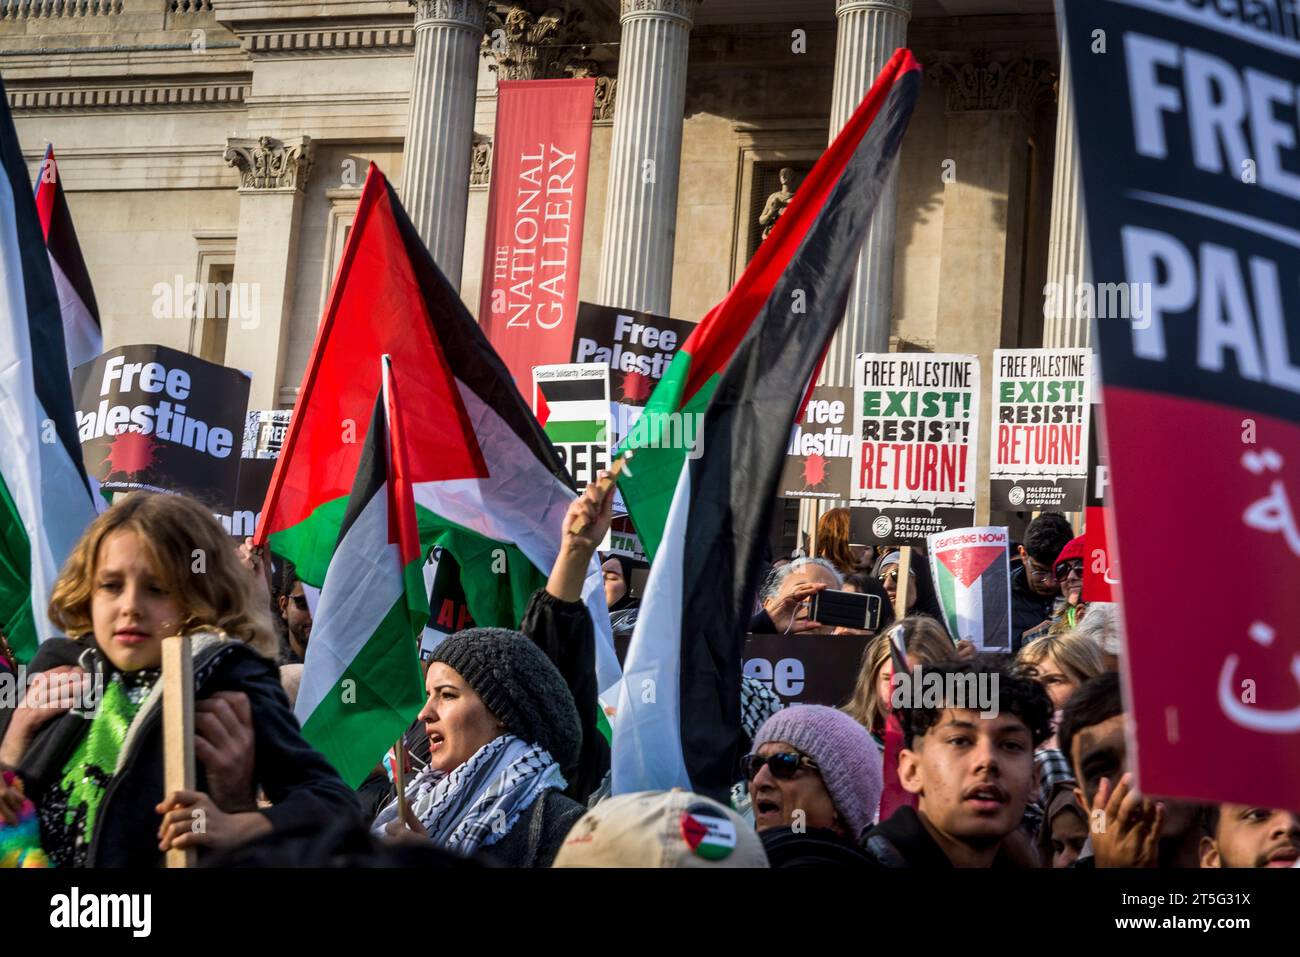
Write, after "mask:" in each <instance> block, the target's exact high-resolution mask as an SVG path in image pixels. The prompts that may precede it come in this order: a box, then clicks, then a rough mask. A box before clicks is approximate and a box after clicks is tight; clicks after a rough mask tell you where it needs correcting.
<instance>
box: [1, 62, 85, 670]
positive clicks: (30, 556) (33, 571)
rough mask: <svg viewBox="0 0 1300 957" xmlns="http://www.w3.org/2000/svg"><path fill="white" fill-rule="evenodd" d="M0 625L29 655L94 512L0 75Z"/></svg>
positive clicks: (53, 301)
mask: <svg viewBox="0 0 1300 957" xmlns="http://www.w3.org/2000/svg"><path fill="white" fill-rule="evenodd" d="M0 163H3V166H4V169H3V172H2V174H0V631H3V632H4V634H5V636H6V637H7V638H8V639H9V644H10V645H11V646H12V648H13V651H14V653H15V654H16V655H17V656H18V658H19V659H20V660H22V661H28V660H30V659H31V657H32V655H33V654H35V652H36V645H37V643H38V641H40V640H41V639H43V638H48V637H49V636H51V635H53V634H55V633H56V632H55V631H54V629H53V627H52V626H51V625H50V623H49V620H48V618H47V617H46V605H47V604H48V603H49V599H50V590H51V588H52V587H53V585H54V580H55V578H56V577H57V575H58V570H59V568H60V567H61V566H62V565H63V561H64V559H66V558H67V557H68V553H69V552H70V551H71V550H72V546H73V545H74V544H75V543H76V541H77V538H78V536H80V535H81V532H82V530H83V529H85V527H86V524H87V523H88V522H89V521H90V520H91V518H93V517H94V505H93V504H92V501H91V499H92V493H91V486H90V484H89V482H88V480H87V478H86V471H85V468H84V466H83V465H82V461H81V444H80V443H79V442H78V440H77V420H76V413H75V410H74V407H73V404H72V385H71V382H70V380H69V378H68V353H67V350H66V348H65V346H64V341H63V323H62V321H61V319H60V307H59V294H58V290H57V287H56V285H55V279H54V276H53V274H52V273H51V271H50V257H49V254H48V253H47V252H46V248H45V238H44V236H43V235H42V232H41V221H40V217H39V216H38V214H37V211H36V202H35V200H34V198H33V195H32V181H31V178H30V177H29V176H28V175H27V164H26V163H25V162H24V160H23V156H22V150H21V148H20V147H19V145H18V134H17V132H16V131H15V130H14V124H13V118H12V117H11V116H10V114H9V105H8V100H6V99H5V93H4V86H3V84H2V83H0Z"/></svg>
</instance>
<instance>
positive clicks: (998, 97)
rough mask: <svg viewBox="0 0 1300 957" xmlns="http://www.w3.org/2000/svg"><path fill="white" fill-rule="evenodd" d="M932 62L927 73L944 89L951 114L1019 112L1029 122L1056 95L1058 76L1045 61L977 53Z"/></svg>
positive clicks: (982, 52) (948, 56) (938, 58)
mask: <svg viewBox="0 0 1300 957" xmlns="http://www.w3.org/2000/svg"><path fill="white" fill-rule="evenodd" d="M930 62H931V65H930V66H929V68H928V69H927V70H926V74H927V76H929V78H930V79H931V80H934V81H935V82H937V83H938V84H939V85H940V86H942V87H943V89H944V93H945V95H946V98H947V110H948V112H950V113H960V112H967V111H971V110H994V111H1016V112H1019V113H1020V114H1021V115H1023V116H1024V117H1026V118H1027V119H1028V118H1032V117H1033V115H1034V112H1035V111H1036V110H1037V109H1038V107H1039V105H1040V104H1041V103H1042V102H1043V101H1044V100H1049V99H1050V98H1051V97H1052V96H1053V95H1054V90H1055V84H1056V73H1055V71H1054V70H1053V69H1052V65H1051V64H1050V63H1048V62H1047V61H1045V60H1035V59H1031V58H1029V57H1023V56H1005V57H995V56H993V55H992V54H990V53H989V52H988V51H987V50H975V51H973V52H972V53H971V54H969V55H968V56H961V55H940V56H938V57H937V58H936V59H933V60H931V61H930Z"/></svg>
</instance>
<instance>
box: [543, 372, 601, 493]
mask: <svg viewBox="0 0 1300 957" xmlns="http://www.w3.org/2000/svg"><path fill="white" fill-rule="evenodd" d="M533 414H534V415H536V416H537V421H538V422H540V423H541V424H542V429H543V430H544V431H545V432H546V434H547V436H548V437H549V438H550V440H551V442H552V443H553V444H554V445H555V448H556V449H557V450H558V451H559V453H560V455H561V457H563V459H564V465H565V467H566V468H567V469H568V470H569V475H571V476H572V477H573V481H574V484H575V485H576V486H577V487H578V488H579V489H582V488H585V487H586V486H587V483H588V482H594V481H596V473H597V472H599V471H600V470H601V469H607V468H609V436H610V409H609V366H607V365H605V364H604V363H603V362H583V363H562V364H559V365H549V366H533Z"/></svg>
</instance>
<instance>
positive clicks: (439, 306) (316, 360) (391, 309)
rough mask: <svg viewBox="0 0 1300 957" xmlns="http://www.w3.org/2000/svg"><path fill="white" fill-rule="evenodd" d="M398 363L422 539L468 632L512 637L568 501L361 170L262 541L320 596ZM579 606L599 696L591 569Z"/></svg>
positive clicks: (610, 663)
mask: <svg viewBox="0 0 1300 957" xmlns="http://www.w3.org/2000/svg"><path fill="white" fill-rule="evenodd" d="M384 354H388V355H391V356H392V359H393V379H394V382H395V383H396V384H397V386H398V387H399V390H400V392H401V395H402V400H403V403H404V406H403V409H404V416H405V426H406V432H407V435H408V442H407V449H406V451H407V455H408V456H409V459H410V467H411V483H412V488H413V490H414V492H413V493H414V498H415V506H416V514H417V520H418V524H419V532H420V541H421V544H422V547H423V548H424V549H425V553H426V554H427V553H428V550H429V549H432V548H433V547H435V546H441V547H442V548H443V549H445V550H446V551H447V552H449V553H450V554H451V555H452V556H453V557H454V558H455V559H456V562H457V564H458V565H459V567H460V569H461V584H462V586H463V588H464V591H465V598H466V603H467V605H468V606H469V611H470V615H471V616H472V617H473V619H474V621H475V623H476V624H479V625H496V626H501V627H509V628H517V627H518V626H519V623H520V621H521V620H522V618H523V613H524V609H525V607H526V605H527V602H528V599H529V596H530V595H531V594H532V593H533V591H535V590H536V589H537V588H539V587H542V586H543V585H545V582H546V576H547V574H548V573H549V571H550V568H551V565H552V564H553V563H554V561H555V557H556V555H557V554H558V552H559V547H560V535H561V525H562V522H563V518H564V513H565V511H566V510H567V509H568V506H569V503H570V502H571V501H572V500H573V498H574V490H573V488H572V486H571V485H570V484H569V479H568V476H567V474H566V473H565V471H564V466H563V463H562V462H561V461H560V458H559V456H558V455H557V454H556V452H555V449H554V447H553V446H552V445H551V442H550V440H549V439H548V438H547V437H546V434H545V433H544V432H543V431H542V427H541V426H540V425H539V424H538V422H537V419H536V418H535V417H534V416H533V414H532V412H531V411H530V410H529V408H528V406H527V404H526V402H525V401H524V398H523V396H522V395H521V394H520V392H519V390H518V388H516V386H515V385H514V383H513V381H512V380H511V378H510V376H509V374H508V373H507V372H506V369H505V366H504V365H503V364H502V362H501V359H500V358H499V357H498V356H497V354H496V352H495V351H494V350H493V348H492V346H491V345H490V344H489V343H488V341H487V339H486V338H485V337H484V335H483V333H482V331H481V330H480V329H479V326H478V323H476V322H475V321H474V319H473V318H472V317H471V316H470V314H469V312H468V311H467V310H466V309H465V306H464V305H463V304H462V302H461V300H460V297H459V296H458V295H457V294H456V292H455V290H454V289H452V288H451V285H450V284H449V283H448V282H447V280H446V278H445V277H444V276H443V275H442V273H441V272H440V271H439V270H438V267H437V266H436V265H435V264H434V262H433V258H432V257H431V256H430V255H429V251H428V250H427V249H426V248H425V246H424V243H423V242H422V241H421V239H420V237H419V234H418V233H417V232H416V231H415V228H414V226H412V225H411V221H410V219H409V218H408V217H407V215H406V212H405V210H403V209H402V206H401V203H400V202H398V199H397V196H396V194H395V193H394V192H393V189H392V187H391V185H390V184H389V183H388V181H387V179H385V177H384V175H383V173H381V172H380V171H379V169H378V168H377V167H376V166H375V165H374V164H373V163H372V164H371V166H370V169H369V172H368V175H367V176H366V182H365V186H364V188H363V189H362V191H361V199H360V201H359V202H358V204H357V214H356V218H355V220H354V221H353V225H352V230H351V233H350V235H349V237H348V242H347V246H346V247H345V249H344V251H343V259H342V261H341V263H340V265H339V269H338V273H337V275H336V276H335V279H334V287H333V289H332V291H331V293H330V300H329V305H328V307H327V308H326V311H325V315H324V317H323V318H322V320H321V324H320V329H319V330H318V332H317V334H316V343H315V345H314V346H313V348H312V356H311V360H310V362H309V363H308V366H307V371H306V373H305V375H304V377H303V383H302V387H301V389H300V391H299V395H298V401H297V403H296V405H295V407H294V414H293V419H292V423H291V425H290V427H289V434H288V437H287V438H286V440H285V444H284V448H283V449H282V451H281V453H280V459H279V461H278V462H277V464H276V469H275V473H274V475H273V476H272V478H271V486H270V488H269V490H268V492H267V499H266V503H265V506H264V509H263V513H262V523H261V527H260V529H259V531H258V538H259V541H267V540H269V542H270V545H271V548H272V549H273V550H274V551H275V552H277V553H278V554H280V555H283V556H284V557H286V558H288V559H290V560H291V561H292V562H294V564H295V565H296V566H297V570H298V575H299V577H301V578H302V580H303V581H304V582H306V583H307V584H309V585H313V586H316V587H320V586H321V584H322V583H323V582H324V580H325V575H326V571H327V570H328V568H329V566H330V562H331V559H332V558H333V556H334V552H335V546H336V545H337V543H338V539H339V529H340V527H341V525H342V521H343V516H344V513H345V511H346V509H347V503H348V496H349V494H350V493H351V491H352V487H353V481H354V478H355V476H356V471H357V465H358V462H359V460H360V457H361V446H362V443H363V442H364V440H365V436H366V428H367V426H366V423H367V421H368V419H369V414H370V411H371V406H372V403H373V402H374V397H375V393H376V391H377V390H378V388H379V358H380V356H381V355H384ZM582 594H583V601H584V602H585V603H586V605H587V608H588V610H589V612H590V614H591V618H592V622H593V624H594V626H595V631H596V669H597V679H598V681H599V683H600V687H601V690H602V692H603V691H605V690H608V689H609V688H611V687H613V686H614V685H615V684H617V682H618V679H619V676H620V671H619V667H618V660H617V658H616V656H615V654H614V642H613V636H612V635H611V633H610V628H609V612H608V610H607V608H606V605H605V593H604V587H603V581H602V575H601V572H600V566H599V564H598V563H597V562H596V561H595V560H594V559H593V561H592V563H591V567H590V569H589V572H588V575H587V580H586V582H585V584H584V586H583V593H582Z"/></svg>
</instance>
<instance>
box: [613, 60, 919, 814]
mask: <svg viewBox="0 0 1300 957" xmlns="http://www.w3.org/2000/svg"><path fill="white" fill-rule="evenodd" d="M919 88H920V66H919V64H917V62H916V60H915V59H913V57H912V55H911V53H910V52H909V51H907V50H898V51H897V52H896V53H895V54H894V56H893V58H892V59H891V60H890V61H889V64H888V65H887V66H886V67H885V69H884V70H883V71H882V72H881V74H880V76H879V77H878V78H877V80H876V83H875V85H874V86H873V87H872V88H871V90H870V91H869V92H868V93H867V96H866V98H865V99H864V100H863V101H862V103H861V104H860V105H859V106H858V109H857V110H856V111H855V112H854V114H853V116H852V117H851V118H850V119H849V121H848V123H847V124H846V125H845V127H844V129H843V130H842V131H841V132H840V134H839V135H838V136H837V137H836V139H835V141H834V142H833V143H832V144H831V145H830V147H829V148H828V149H827V150H826V152H825V153H824V154H823V155H822V158H821V159H820V160H819V161H818V162H817V165H816V166H814V167H813V169H812V170H811V171H810V172H809V174H808V176H807V177H806V178H805V179H804V182H803V184H802V185H801V186H800V188H799V191H798V192H797V193H796V194H795V196H794V199H793V200H791V202H790V205H789V206H788V207H787V208H786V211H785V213H784V214H783V215H782V216H781V218H780V219H778V220H777V222H776V226H775V228H774V229H773V230H772V233H771V234H770V235H769V237H768V238H767V239H766V240H765V241H764V242H763V243H762V245H760V246H759V248H758V251H757V253H755V255H754V258H753V259H752V260H750V263H749V266H748V267H747V268H746V269H745V272H744V273H743V274H742V275H741V277H740V279H739V280H738V281H737V283H736V285H735V287H734V288H733V289H732V290H731V292H730V293H728V294H727V296H726V298H725V299H723V300H722V302H720V303H719V304H718V305H717V306H715V307H714V308H713V310H712V311H710V312H709V314H708V315H707V316H706V317H705V318H704V321H703V322H701V323H700V324H699V326H697V327H696V328H695V330H694V331H693V332H692V333H691V335H690V337H689V338H688V339H687V340H686V342H685V343H684V344H683V345H682V348H681V349H680V350H679V351H678V353H677V355H676V356H675V357H674V358H673V361H672V364H671V365H670V366H669V368H668V371H667V372H666V373H665V374H664V377H663V379H662V380H661V381H660V383H659V385H658V386H657V387H656V389H655V391H654V394H653V395H652V396H651V397H650V401H649V403H648V404H647V405H646V408H645V411H644V412H643V413H642V415H641V417H640V418H639V419H638V420H637V422H636V424H635V425H634V426H633V428H632V430H631V432H630V433H629V435H628V436H627V438H626V439H625V440H624V442H623V444H622V445H621V446H620V450H621V451H623V452H624V453H626V452H627V451H628V450H631V451H632V453H633V454H632V456H631V458H630V459H628V460H627V462H626V468H625V470H624V472H623V474H622V476H621V477H620V479H619V485H620V487H621V489H622V492H623V499H624V501H625V502H626V504H627V507H628V510H629V512H630V513H631V515H632V519H633V521H634V522H635V524H636V528H637V531H638V533H639V534H640V536H641V541H642V542H643V543H644V545H645V548H646V551H647V552H648V553H650V554H651V555H653V557H654V560H653V564H652V566H651V569H650V578H649V581H648V582H647V586H646V595H645V598H644V600H643V602H642V606H641V613H640V616H639V618H638V620H637V624H636V630H635V632H634V633H633V637H632V642H631V645H630V646H629V648H628V652H627V656H626V658H625V661H624V674H625V678H624V682H623V685H622V690H621V693H620V695H619V704H618V712H617V715H616V716H615V720H614V725H613V729H614V733H613V771H614V778H613V789H614V791H615V792H616V793H625V792H630V791H641V790H652V789H659V788H668V787H675V786H679V787H686V788H692V789H694V790H695V791H698V792H701V793H704V794H709V795H710V796H713V797H717V798H719V799H722V800H725V799H726V795H727V792H728V791H729V789H730V786H731V783H732V781H733V780H734V776H735V768H736V760H737V757H738V753H737V749H738V746H739V743H740V740H741V730H740V675H741V667H740V652H741V647H742V643H743V641H744V634H745V629H746V625H747V624H748V622H749V618H750V614H751V612H752V610H753V598H754V593H755V591H756V589H757V584H758V582H757V579H758V574H759V566H760V563H761V561H762V550H763V544H764V542H765V541H766V539H767V530H768V528H769V523H770V519H771V512H772V509H773V508H774V507H775V495H776V488H777V484H778V481H779V479H780V475H781V469H782V466H783V464H784V458H785V451H786V446H787V444H788V443H789V441H790V429H791V427H792V425H793V424H794V422H795V421H796V420H797V419H798V417H799V414H800V411H801V408H802V405H803V402H804V399H805V397H806V395H807V394H808V386H809V383H810V382H811V381H812V379H813V377H814V374H815V371H816V369H817V367H818V365H819V364H820V361H821V358H822V356H823V355H824V353H825V351H826V348H827V346H828V345H829V343H830V339H831V336H832V335H833V333H834V332H835V329H836V327H837V326H838V325H839V322H840V318H841V317H842V316H843V314H844V307H845V304H846V302H847V300H848V295H849V289H850V286H851V283H852V279H853V272H854V269H855V267H856V265H857V262H858V251H859V250H860V249H861V246H862V242H863V240H864V238H865V237H866V233H867V229H868V227H869V225H870V223H871V217H872V214H873V212H874V210H875V208H876V204H877V201H878V200H879V198H880V195H881V193H882V191H883V190H884V188H885V184H886V182H887V180H888V178H889V174H890V172H891V171H892V169H893V166H894V162H895V158H896V155H897V153H898V147H899V143H900V141H901V140H902V137H903V132H904V130H905V129H906V127H907V122H908V119H909V118H910V117H911V114H912V108H913V106H914V104H915V102H916V97H917V93H918V90H919Z"/></svg>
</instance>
